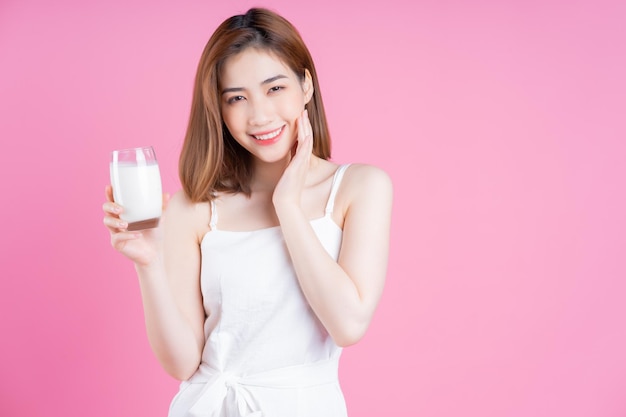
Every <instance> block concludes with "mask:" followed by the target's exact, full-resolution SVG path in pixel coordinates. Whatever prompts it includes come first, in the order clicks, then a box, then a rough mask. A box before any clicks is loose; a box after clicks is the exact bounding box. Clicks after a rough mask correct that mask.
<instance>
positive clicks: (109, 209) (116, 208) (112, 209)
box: [102, 201, 124, 216]
mask: <svg viewBox="0 0 626 417" xmlns="http://www.w3.org/2000/svg"><path fill="white" fill-rule="evenodd" d="M102 211H104V212H105V213H107V214H111V215H114V216H118V215H119V214H120V213H121V212H122V211H124V210H123V208H122V206H120V205H119V204H115V203H113V202H110V201H107V202H106V203H104V204H102Z"/></svg>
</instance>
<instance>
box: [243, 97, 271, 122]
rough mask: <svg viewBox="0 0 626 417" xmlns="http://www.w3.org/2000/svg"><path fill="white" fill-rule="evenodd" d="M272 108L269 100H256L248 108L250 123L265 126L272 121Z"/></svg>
mask: <svg viewBox="0 0 626 417" xmlns="http://www.w3.org/2000/svg"><path fill="white" fill-rule="evenodd" d="M271 115H272V106H271V104H270V103H268V102H267V100H264V99H256V100H254V101H252V102H251V103H250V105H249V106H248V123H249V124H250V125H252V126H263V125H266V124H268V123H270V122H271V121H272V116H271Z"/></svg>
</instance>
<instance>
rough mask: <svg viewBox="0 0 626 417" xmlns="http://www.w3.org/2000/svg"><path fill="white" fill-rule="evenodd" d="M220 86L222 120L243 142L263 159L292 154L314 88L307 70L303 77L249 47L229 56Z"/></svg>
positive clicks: (263, 53) (266, 160) (272, 159)
mask: <svg viewBox="0 0 626 417" xmlns="http://www.w3.org/2000/svg"><path fill="white" fill-rule="evenodd" d="M220 90H221V91H220V92H221V108H222V117H223V118H224V123H225V124H226V127H227V128H228V130H229V131H230V133H231V135H232V136H233V137H234V138H235V140H236V141H237V142H238V143H239V144H240V145H241V146H243V147H244V148H245V149H246V150H248V152H250V153H251V154H252V155H253V156H254V157H255V158H256V159H258V160H260V161H263V162H269V163H271V162H277V161H281V160H283V159H285V158H287V157H288V155H290V152H291V149H292V148H293V146H294V143H295V141H296V138H297V132H298V129H297V119H298V117H299V116H300V115H301V114H302V111H303V110H304V105H305V104H306V103H308V101H309V100H310V99H311V96H312V94H313V88H312V82H311V76H310V74H309V72H308V71H306V74H305V79H304V81H303V82H301V81H300V79H299V78H298V76H297V75H296V74H295V73H294V72H293V71H292V70H291V69H290V68H289V67H288V66H286V65H285V64H283V62H282V61H281V60H279V59H278V58H277V57H276V56H274V55H273V54H271V53H269V52H266V51H263V50H259V49H255V48H248V49H245V50H244V51H242V52H240V53H239V54H237V55H235V56H233V57H230V58H228V59H227V60H226V62H225V63H224V67H223V72H222V74H221V85H220Z"/></svg>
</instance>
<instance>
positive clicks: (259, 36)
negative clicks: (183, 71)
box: [179, 8, 330, 202]
mask: <svg viewBox="0 0 626 417" xmlns="http://www.w3.org/2000/svg"><path fill="white" fill-rule="evenodd" d="M249 47H255V48H260V49H265V50H268V51H270V52H272V53H273V54H275V55H276V56H277V57H278V58H279V59H281V60H282V61H283V63H284V64H285V65H287V66H288V67H289V68H290V69H291V70H292V71H293V72H294V73H295V74H297V75H298V76H299V77H300V81H304V74H305V70H308V71H309V72H310V73H311V78H312V80H313V87H314V89H313V97H312V98H311V100H310V101H309V103H308V104H307V105H306V108H307V110H308V113H309V118H310V120H311V125H312V127H313V154H315V155H316V156H318V157H320V158H323V159H329V158H330V135H329V133H328V126H327V122H326V114H325V113H324V105H323V103H322V96H321V94H320V87H319V85H318V81H317V73H316V71H315V65H314V64H313V59H312V58H311V54H310V53H309V50H308V49H307V47H306V45H305V44H304V42H303V40H302V38H301V36H300V34H299V33H298V31H297V30H296V28H295V27H294V26H293V25H292V24H291V23H289V22H288V21H287V20H286V19H285V18H283V17H281V16H279V15H278V14H276V13H274V12H272V11H270V10H267V9H262V8H252V9H250V10H248V11H247V12H246V14H243V15H237V16H233V17H231V18H229V19H227V20H225V21H224V22H223V23H222V24H221V25H220V26H219V27H218V28H217V29H216V30H215V32H214V33H213V35H212V36H211V38H210V39H209V41H208V43H207V44H206V46H205V48H204V51H203V52H202V56H201V58H200V63H199V64H198V70H197V73H196V80H195V84H194V91H193V99H192V103H191V114H190V116H189V124H188V126H187V133H186V134H185V142H184V143H183V148H182V151H181V154H180V160H179V175H180V180H181V184H182V187H183V190H184V191H185V193H186V194H187V197H189V199H191V200H192V201H194V202H202V201H210V200H211V199H213V198H214V194H215V192H217V191H226V192H242V193H245V194H247V195H250V179H251V175H252V171H251V161H252V157H251V155H250V153H249V152H248V151H247V150H245V149H244V148H243V147H242V146H241V145H239V143H237V141H235V139H234V138H233V137H232V135H231V134H230V132H229V131H228V129H227V128H226V126H225V124H224V122H223V119H222V113H221V108H220V101H221V100H220V92H219V88H220V75H221V70H222V67H223V65H224V62H225V61H226V59H228V58H229V57H231V56H234V55H236V54H238V53H240V52H242V51H243V50H244V49H246V48H249Z"/></svg>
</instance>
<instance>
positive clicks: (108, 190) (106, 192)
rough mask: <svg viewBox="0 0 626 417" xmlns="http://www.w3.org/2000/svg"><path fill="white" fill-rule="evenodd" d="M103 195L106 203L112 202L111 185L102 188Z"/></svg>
mask: <svg viewBox="0 0 626 417" xmlns="http://www.w3.org/2000/svg"><path fill="white" fill-rule="evenodd" d="M104 195H105V196H106V199H107V201H113V187H112V186H111V185H107V186H106V187H104Z"/></svg>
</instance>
